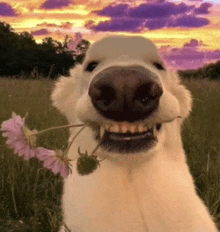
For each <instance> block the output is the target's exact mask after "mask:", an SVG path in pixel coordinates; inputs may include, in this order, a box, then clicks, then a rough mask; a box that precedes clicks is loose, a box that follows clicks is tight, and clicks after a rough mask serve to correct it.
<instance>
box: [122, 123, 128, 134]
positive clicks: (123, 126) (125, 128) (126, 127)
mask: <svg viewBox="0 0 220 232" xmlns="http://www.w3.org/2000/svg"><path fill="white" fill-rule="evenodd" d="M128 130H129V129H128V126H127V125H122V126H121V132H122V133H126V132H127V131H128Z"/></svg>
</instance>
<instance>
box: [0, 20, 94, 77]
mask: <svg viewBox="0 0 220 232" xmlns="http://www.w3.org/2000/svg"><path fill="white" fill-rule="evenodd" d="M70 40H71V38H70V37H68V36H66V37H65V39H64V41H63V42H59V41H57V40H54V39H53V38H51V37H46V38H45V39H43V41H42V43H37V42H36V41H35V39H34V37H33V36H32V35H31V34H29V33H28V32H22V33H16V32H15V31H14V29H13V28H12V27H11V26H10V25H9V24H7V23H5V22H1V21H0V76H4V77H7V76H15V77H16V76H17V77H18V78H19V76H27V77H28V76H30V74H34V73H35V74H38V75H40V76H43V77H48V76H49V77H50V78H55V77H57V76H59V75H68V73H69V69H70V68H71V67H73V66H74V65H75V64H76V63H81V62H82V61H83V59H84V57H85V52H86V50H87V49H88V47H89V45H90V42H89V41H87V40H84V39H83V40H81V41H80V42H79V44H78V45H77V47H76V49H75V50H74V51H69V49H68V44H69V41H70ZM21 74H23V75H21ZM32 76H33V75H32Z"/></svg>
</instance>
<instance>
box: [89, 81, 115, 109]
mask: <svg viewBox="0 0 220 232" xmlns="http://www.w3.org/2000/svg"><path fill="white" fill-rule="evenodd" d="M92 98H93V101H94V100H95V103H96V105H98V106H99V107H101V108H102V109H103V110H105V109H107V108H106V107H108V106H109V105H111V103H112V102H113V101H114V99H115V98H116V95H115V91H114V89H113V88H112V87H110V86H106V85H101V86H96V87H95V88H94V91H93V97H92Z"/></svg>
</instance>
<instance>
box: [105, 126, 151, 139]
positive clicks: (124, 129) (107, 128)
mask: <svg viewBox="0 0 220 232" xmlns="http://www.w3.org/2000/svg"><path fill="white" fill-rule="evenodd" d="M150 128H151V127H149V126H146V125H143V124H131V123H114V124H105V125H102V126H101V127H100V137H102V136H103V135H104V131H109V132H113V133H127V132H130V133H136V132H140V133H142V132H145V131H147V130H148V129H150Z"/></svg>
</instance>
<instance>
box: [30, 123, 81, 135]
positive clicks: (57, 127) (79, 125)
mask: <svg viewBox="0 0 220 232" xmlns="http://www.w3.org/2000/svg"><path fill="white" fill-rule="evenodd" d="M84 125H85V124H78V125H77V124H72V125H65V126H56V127H51V128H47V129H45V130H41V131H38V132H36V133H33V134H31V135H30V136H33V135H39V134H42V133H44V132H47V131H50V130H56V129H62V128H70V127H81V126H84Z"/></svg>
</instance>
